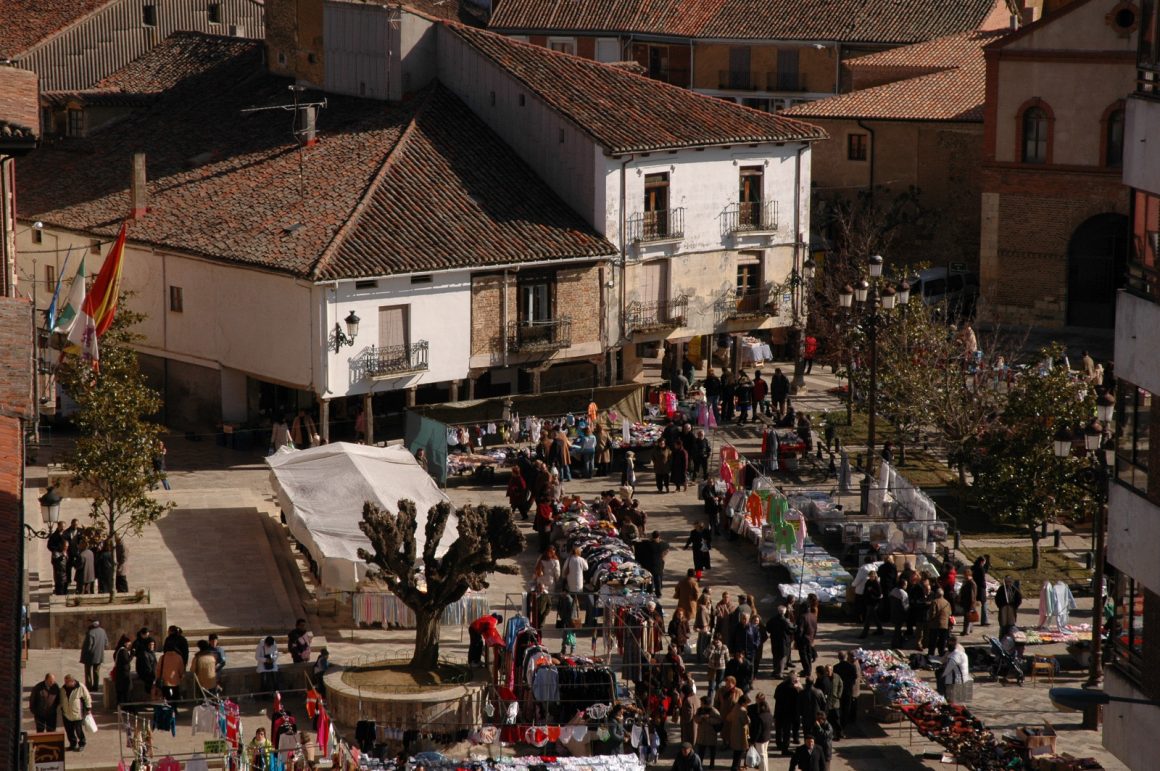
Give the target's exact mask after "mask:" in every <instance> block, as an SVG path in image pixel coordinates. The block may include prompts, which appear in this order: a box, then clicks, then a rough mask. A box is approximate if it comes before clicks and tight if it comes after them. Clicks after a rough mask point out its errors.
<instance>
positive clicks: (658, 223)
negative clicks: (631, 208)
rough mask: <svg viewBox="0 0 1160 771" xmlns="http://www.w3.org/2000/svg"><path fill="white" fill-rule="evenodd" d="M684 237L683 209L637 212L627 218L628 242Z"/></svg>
mask: <svg viewBox="0 0 1160 771" xmlns="http://www.w3.org/2000/svg"><path fill="white" fill-rule="evenodd" d="M684 237H685V209H684V207H680V208H676V209H661V210H659V211H646V212H637V213H636V214H632V215H630V216H629V218H628V240H629V241H632V242H647V241H664V240H666V239H670V238H684Z"/></svg>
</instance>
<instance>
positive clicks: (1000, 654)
mask: <svg viewBox="0 0 1160 771" xmlns="http://www.w3.org/2000/svg"><path fill="white" fill-rule="evenodd" d="M986 639H987V642H988V643H989V644H990V645H991V654H992V656H993V658H994V660H993V661H992V662H991V677H993V678H994V679H995V680H998V679H999V678H1000V677H1002V678H1003V679H1004V680H1008V679H1011V678H1014V679H1015V682H1016V683H1017V684H1019V685H1023V662H1022V661H1021V660H1020V658H1019V656H1018V655H1017V654H1016V651H1015V641H1014V640H1012V639H1011V638H1010V637H1004V638H1003V642H999V641H998V640H996V639H995V638H994V637H988V638H986Z"/></svg>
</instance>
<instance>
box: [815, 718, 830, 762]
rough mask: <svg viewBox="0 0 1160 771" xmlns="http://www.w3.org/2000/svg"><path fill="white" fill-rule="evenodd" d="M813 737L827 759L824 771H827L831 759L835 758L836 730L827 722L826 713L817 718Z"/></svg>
mask: <svg viewBox="0 0 1160 771" xmlns="http://www.w3.org/2000/svg"><path fill="white" fill-rule="evenodd" d="M813 735H814V741H815V742H816V743H817V745H818V746H819V747H821V748H822V756H823V757H824V758H825V763H824V764H823V765H822V771H826V769H828V768H829V767H830V759H831V758H833V757H834V729H833V728H832V727H831V726H830V724H829V723H827V722H826V713H825V712H818V713H817V715H816V716H815V719H814V728H813Z"/></svg>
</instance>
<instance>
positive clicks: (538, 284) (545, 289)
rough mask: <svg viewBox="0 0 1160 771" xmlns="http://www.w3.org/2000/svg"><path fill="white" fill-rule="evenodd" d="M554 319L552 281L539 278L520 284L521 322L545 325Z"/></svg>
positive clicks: (543, 277)
mask: <svg viewBox="0 0 1160 771" xmlns="http://www.w3.org/2000/svg"><path fill="white" fill-rule="evenodd" d="M551 319H552V279H551V278H550V277H549V276H538V277H535V278H532V279H531V280H528V281H522V282H520V307H519V320H520V321H521V322H524V323H533V324H536V323H544V322H546V321H551Z"/></svg>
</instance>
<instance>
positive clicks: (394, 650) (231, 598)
mask: <svg viewBox="0 0 1160 771" xmlns="http://www.w3.org/2000/svg"><path fill="white" fill-rule="evenodd" d="M808 383H809V386H810V390H809V391H808V393H807V394H805V395H803V396H801V397H799V398H798V399H797V400H796V401H795V404H796V405H797V407H798V409H806V410H808V411H810V412H813V413H816V412H818V411H820V410H822V409H826V408H836V407H837V406H838V405H837V403H836V400H835V397H833V396H832V395H830V394H828V389H829V388H832V387H833V386H834V385H835V381H834V380H833V379H832V377H830V376H829V375H828V374H826V375H822V374H820V373H815V375H813V376H811V377H810V378H808ZM721 441H729V442H731V443H733V444H735V445H736V446H738V447H739V449H741V450H742V451H743V452H744V451H750V452H753V451H756V449H757V448H758V447H759V443H760V438H759V436H758V435H757V431H756V430H755V429H753V428H748V427H747V428H742V429H738V428H736V427H725V428H722V429H720V430H719V431H717V432H715V435H714V446H715V447H716V446H718V445H719V443H720V442H721ZM169 465H170V468H171V469H172V474H171V477H172V479H173V482H174V485H173V486H174V490H173V491H172V492H171V493H168V494H166V493H164V491H158V493H157V494H158V495H169V496H170V497H171V498H172V499H173V500H175V501H177V502H178V503H179V504H180V507H179V508H178V509H176V510H175V511H173V512H171V513H170V514H169V515H167V517H166V518H165V519H163V520H162V521H161V522H160V523H159V524H158V526H156V527H152V528H147V529H146V534H145V536H144V537H143V538H142V539H141V540H140V541H139V542H135V543H134V544H133V545H132V546H131V548H132V552H131V553H132V555H133V556H132V557H131V560H133V561H132V562H131V563H130V565H131V570H130V581H131V583H132V584H134V585H139V584H141V583H147V584H149V585H150V586H155V587H159V588H161V590H162V591H163V593H164V595H165V597H166V601H167V603H168V604H169V605H170V619H171V621H172V622H174V623H179V624H181V625H182V626H184V627H185V628H186V629H187V630H198V631H199V632H201V631H202V630H209V629H219V630H221V631H222V633H223V635H224V636H226V637H227V639H228V640H230V642H228V644H227V654H228V655H229V657H230V659H231V660H230V665H231V666H233V665H235V664H238V665H246V666H249V662H251V661H252V657H253V645H252V640H253V639H255V638H256V636H258V635H260V634H264V633H269V634H274V635H276V636H277V637H278V639H279V642H280V643H281V644H282V645H285V635H286V632H287V630H289V629H290V627H291V626H292V625H293V622H294V619H295V617H296V615H297V612H298V611H297V610H296V609H297V608H302V607H306V608H313V607H314V604H313V603H312V602H311V599H312V598H311V597H309V596H307V597H299V596H298V590H297V589H296V583H297V582H296V581H295V580H292V579H293V578H294V577H293V576H288V575H287V565H297V566H298V568H299V570H301V567H302V558H301V557H300V556H299V555H297V554H296V552H295V550H294V549H293V548H292V547H291V544H290V542H289V540H288V538H287V537H285V536H283V537H281V538H274V539H273V540H272V539H271V538H269V537H268V536H267V533H268V532H269V530H270V527H271V526H273V527H274V529H275V530H276V531H277V532H279V533H284V532H285V531H284V528H282V526H281V525H280V524H279V523H278V521H277V507H276V505H275V504H274V503H273V497H272V495H271V490H270V488H269V475H268V473H266V471H265V470H264V464H262V463H261V462H260V459H258V458H254V457H244V456H241V455H239V454H237V453H234V452H232V451H229V450H224V449H222V448H218V447H216V445H212V444H210V443H206V442H201V443H196V442H183V441H182V440H180V439H174V440H172V441H171V442H170V454H169ZM37 473H38V470H37V469H30V471H29V476H30V478H35V477H36V475H37ZM502 478H503V477H501V479H502ZM618 482H619V474H617V475H615V478H614V477H612V476H610V477H608V478H607V479H594V480H576V481H573V482H571V483H568V484H566V485H565V488H566V491H567V492H568V493H575V494H579V495H581V496H583V497H584V498H586V499H590V498H593V497H595V496H596V495H597V494H598V493H599V492H600V491H601V490H604V489H608V488H610V487H612V486H613V485H614V483H618ZM831 487H832V485H831ZM32 492H35V491H32ZM448 493H449V495H450V496H451V498H452V500H453V501H454V502H455V503H456V504H465V503H479V502H484V503H495V504H505V505H506V498H505V495H504V488H503V486H502V484H497V485H496V486H489V487H477V486H474V485H472V484H470V483H466V480H458V479H456V480H453V481H452V483H451V486H450V487H449V489H448ZM637 493H638V497H639V498H640V500H641V503H642V506H643V508H644V509H645V510H646V511H647V512H648V526H647V529H648V530H650V531H651V530H659V531H660V533H661V535H662V538H663V539H664V540H665V541H667V542H668V543H669V544H670V545H671V546H672V547H673V548H674V551H673V552H671V553H670V555H669V557H668V560H667V562H666V569H665V589H664V593H663V597H662V605H663V606H664V609H665V613H666V618H668V617H669V616H670V615H671V613H672V610H673V608H674V606H675V601H674V600H673V599H672V588H673V586H674V585H675V583H676V581H677V580H678V579H679V578H680V577H682V576H683V575H684V574H685V572H686V570H687V569H688V568H690V567H692V552H690V551H684V550H682V548H681V547H682V546H683V545H684V542H685V539H686V537H687V535H688V533H689V531H690V530H691V529H692V526H693V523H694V522H696V521H698V520H699V519H701V518H702V516H703V515H702V507H701V504H700V502H699V501H698V500H697V496H696V489H695V487H692V486H691V487H690V489H689V491H688V492H685V493H677V492H672V493H668V494H659V493H656V492H655V491H654V488H653V487H652V474H651V472H650V471H648V470H644V469H642V473H641V475H640V485H639V488H638V491H637ZM30 497H31V498H32V499H33V501H34V500H35V495H32V496H30ZM847 502H848V503H849V504H850V505H856V501H854V500H849V501H847ZM68 507H69V509H68V511H67V512H66V513H65V514H64V516H79V515H78V514H76V513H75V512H76V511H77V509H78V507H79V508H80V509H83V506H81V505H80V503H79V502H76V501H70V502H69V503H68ZM30 516H35V512H32V513H30ZM263 517H264V518H265V520H266V521H263V520H262V518H263ZM521 527H523V528H524V529H525V530H526V531H527V535H528V540H529V548H528V550H527V552H526V553H525V554H523V555H522V556H521V557H520V558H519V559H518V560H517V562H518V563H519V565H520V567H521V573H520V575H518V576H508V575H502V574H497V575H495V576H493V577H492V581H491V588H490V589H489V599H490V600H491V602H492V605H493V607H495V608H496V609H497V610H499V611H500V612H507V609H505V608H503V607H502V606H503V603H504V599H505V597H507V596H509V595H512V596H515V595H518V594H519V593H520V592H521V591H523V590H524V589H525V588H526V586H527V584H528V583H529V581H530V578H531V574H532V567H533V565H534V563H535V560H536V558H537V556H538V555H537V554H535V553H534V546H533V544H534V542H535V536H534V533H532V532H531V529H530V527H529V523H521ZM43 551H44V548H43V542H35V543H33V544H32V545H31V547H30V556H34V557H35V558H36V559H38V560H39V559H41V558H42V555H41V554H40V552H43ZM713 551H714V554H713V569H712V570H711V571H710V572H708V573H707V574H706V579H705V581H704V582H703V585H708V586H709V587H710V588H711V590H712V592H713V595H714V598H715V599H716V598H717V597H718V596H719V595H720V592H721V591H722V590H729V591H730V592H731V593H733V594H734V595H736V594H738V593H742V592H744V593H750V594H753V595H754V596H755V597H756V598H757V602H758V610H759V612H761V613H762V614H763V615H765V614H768V613H769V612H771V611H772V602H773V593H774V587H773V586H772V583H771V578H770V575H769V573H768V571H766V570H765V569H763V568H761V567H760V566H759V565H758V564H757V560H756V551H755V548H754V546H753V545H752V544H750V543H748V542H746V541H743V540H737V541H728V540H726V539H725V538H720V539H716V540H714V542H713ZM32 552H35V554H32ZM31 564H33V565H36V564H39V563H31ZM45 566H47V565H46V564H45ZM41 575H47V573H42V574H41ZM308 589H309V587H308ZM1035 600H1036V598H1032V597H1028V598H1027V600H1026V602H1025V604H1024V606H1023V608H1022V609H1021V614H1020V615H1021V618H1022V619H1023V625H1025V626H1034V617H1035V615H1036V613H1037V608H1036V607H1035V605H1036V602H1035ZM1084 601H1085V598H1081V599H1080V602H1081V605H1082V603H1083V602H1084ZM1087 601H1088V602H1090V600H1087ZM1086 617H1090V609H1085V608H1082V607H1081V609H1080V610H1079V611H1077V613H1076V618H1077V619H1079V620H1081V621H1082V620H1086ZM308 618H309V620H310V624H311V628H312V629H313V630H314V631H315V632H316V634H319V635H321V636H323V637H324V638H325V640H326V644H327V646H328V647H329V649H330V651H331V655H332V659H333V660H334V661H336V662H340V663H341V662H354V661H359V660H366V659H371V658H378V657H383V656H390V655H397V654H398V653H399V652H400V651H406V650H408V649H409V647H410V643H411V640H412V639H413V633H412V632H411V631H409V630H395V631H385V630H379V629H355V628H353V625H352V623H351V621H350V617H349V615H348V614H342V613H340V614H339V615H338V616H337V617H331V616H317V615H313V614H308ZM820 621H821V623H820V626H819V634H818V646H817V647H818V649H819V652H820V656H821V658H820V663H833V662H834V661H836V653H837V651H838V650H840V649H843V648H844V649H852V648H854V647H857V645H858V643H859V640H858V639H857V634H858V633H859V632H860V631H861V630H860V627H855V626H854V625H853V624H851V623H849V622H848V621H847V620H846V619H844V618H843V617H842V616H841V615H840V611H838V610H836V609H830V608H826V607H823V609H822V614H821V619H820ZM121 631H122V630H109V633H110V636H114V637H115V636H116V635H117V634H119V633H120V632H121ZM125 631H128V630H125ZM995 631H996V627H994V626H992V627H990V628H983V629H977V630H976V631H975V632H974V633H972V634H971V635H970V637H969V638H967V639H966V640H965V642H966V644H968V645H978V644H983V642H984V641H983V639H982V634H983V633H991V634H993V633H994V632H995ZM560 634H561V632H560V630H557V629H555V628H554V625H552V624H551V623H549V624H548V628H547V629H545V630H544V636H545V638H546V639H547V640H548V641H549V643H548V644H549V647H550V648H552V649H555V648H554V647H553V646H556V645H558V644H559V637H560ZM885 639H886V638H878V640H879V642H880V643H884V642H885ZM195 640H196V638H193V637H192V636H191V643H192V642H195ZM871 642H874V638H871ZM441 645H442V648H443V651H444V653H445V654H446V655H448V656H450V657H451V658H457V659H465V658H466V647H467V640H466V634H465V633H464V630H463V629H461V628H458V627H456V628H445V629H443V630H442V643H441ZM585 645H587V643H586V642H585V640H584V639H583V638H582V639H581V648H580V650H579V651H578V652H580V653H589V652H590V650H585V649H584V646H585ZM1031 650H1033V649H1030V648H1029V652H1030V651H1031ZM1034 652H1036V653H1042V654H1048V655H1050V654H1058V653H1062V652H1063V646H1039V647H1038V648H1035V649H1034ZM77 655H78V652H77V651H69V650H66V651H60V650H34V651H32V653H31V655H30V658H29V664H28V668H27V669H26V673H27V676H26V682H25V685H26V688H27V687H30V686H31V685H32V684H33V683H34V682H35V681H36V680H37V679H39V678H40V677H42V676H43V673H44V672H45V671H53V672H55V673H56V674H57V675H58V677H59V676H61V675H63V674H64V673H65V672H72V673H74V674H80V672H81V667H80V666H79V665H77V664H76V663H75V662H76V661H77ZM691 671H692V672H693V673H694V678H695V679H696V680H697V682H698V685H699V687H700V688H701V693H702V694H704V684H705V671H704V668H703V667H700V666H698V665H696V664H695V663H693V664H692V665H691ZM924 674H926V675H927V676H932V675H931V673H929V672H926V673H924ZM768 675H769V667H768V665H766V666H765V667H763V670H762V672H761V673H760V676H759V679H758V681H757V682H756V684H755V688H756V689H757V690H762V691H765V692H766V693H767V694H770V695H772V691H773V688H774V687H775V686H776V683H775V682H773V681H771V680H769V679H767V678H768ZM1082 679H1083V678H1082V677H1081V673H1079V672H1065V673H1063V674H1062V675H1061V676H1060V677H1059V678H1057V680H1056V684H1057V685H1070V686H1077V685H1079V684H1080V682H1081V681H1082ZM1049 687H1050V686H1049V684H1047V683H1045V682H1040V683H1032V682H1031V681H1030V680H1028V681H1027V682H1026V683H1025V684H1024V685H1023V686H1022V687H1019V686H1015V685H1009V686H1008V685H1003V684H1001V683H992V682H989V678H984V681H983V682H979V683H977V684H976V687H975V699H974V702H973V703H972V704H971V708H972V710H973V711H974V712H975V713H976V714H977V715H978V716H979V717H980V718H982V719H983V720H984V721H985V722H986V723H987V725H988V726H989V727H991V728H992V729H994V730H995V731H996V732H997V733H1002V732H1004V731H1007V730H1011V729H1013V728H1015V727H1016V726H1020V725H1041V724H1042V723H1043V721H1044V720H1045V719H1046V720H1050V721H1051V722H1052V724H1053V725H1054V726H1055V727H1056V729H1057V731H1058V732H1059V739H1058V745H1059V750H1060V751H1063V752H1070V753H1072V754H1074V755H1079V756H1095V757H1097V758H1099V759H1100V760H1101V762H1103V764H1104V765H1105V767H1106V768H1109V769H1123V768H1124V766H1123V765H1122V764H1120V763H1118V762H1117V761H1116V760H1115V759H1114V758H1113V757H1112V756H1111V755H1110V754H1109V753H1107V752H1105V751H1104V750H1103V749H1102V747H1101V746H1100V742H1099V734H1098V733H1096V732H1092V731H1085V730H1082V729H1080V727H1079V724H1080V715H1079V714H1078V713H1070V714H1064V713H1057V712H1055V711H1054V710H1053V708H1052V707H1051V705H1050V703H1049V701H1048V698H1047V690H1048V688H1049ZM266 706H267V705H266V704H264V703H262V702H253V701H243V702H242V707H243V711H244V713H245V714H246V715H248V716H250V719H251V720H263V721H264V718H261V717H258V714H259V713H260V711H261V710H262V709H264V708H265V707H266ZM97 716H98V718H99V723H100V724H101V726H102V730H101V732H100V733H98V734H97V735H96V736H95V737H93V738H92V740H91V741H90V745H89V749H88V750H87V751H86V752H85V753H83V754H81V755H70V757H69V759H68V767H69V768H70V769H73V768H85V769H114V768H116V765H117V762H118V760H119V759H120V753H119V749H118V746H117V745H118V735H117V732H116V729H115V725H114V723H113V722H112V716H111V714H110V713H109V712H107V711H104V710H98V713H97ZM303 719H304V715H300V724H301V721H302V720H303ZM907 725H908V724H906V723H903V724H896V725H881V726H880V725H878V724H875V723H868V722H865V721H863V722H860V723H859V724H858V726H857V727H856V728H855V729H854V730H852V731H850V732H849V734H848V738H846V739H844V740H843V741H840V742H838V743H836V744H835V761H834V763H833V765H832V766H831V768H832V769H834V770H835V771H844V770H845V769H853V770H856V771H871V770H878V769H883V770H885V769H890V770H891V771H905V769H920V768H931V769H933V768H937V767H940V766H941V765H942V764H940V763H939V762H938V761H937V760H934V759H924V758H923V754H924V753H926V752H929V751H933V750H934V749H935V747H934V746H933V745H931V744H930V743H929V742H927V741H925V740H923V739H922V738H921V737H919V736H918V735H917V734H916V733H911V732H910V730H909V729H908V728H907ZM26 728H27V729H28V730H31V729H32V725H31V723H30V722H27V721H26ZM347 728H348V730H349V728H350V727H347ZM674 735H675V734H674ZM158 748H159V750H160V751H162V752H182V751H191V750H194V749H198V748H200V741H198V742H194V739H193V737H192V736H190V729H189V727H188V718H186V719H185V720H184V722H183V727H182V728H179V730H178V736H177V737H171V736H169V735H168V734H165V735H163V736H161V737H159V738H158ZM670 754H671V752H670ZM726 762H727V761H726ZM668 763H669V761H668V760H662V765H664V766H666V767H667V765H668ZM719 765H720V758H719ZM785 767H788V761H787V760H784V759H781V758H771V768H774V769H781V768H785Z"/></svg>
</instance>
